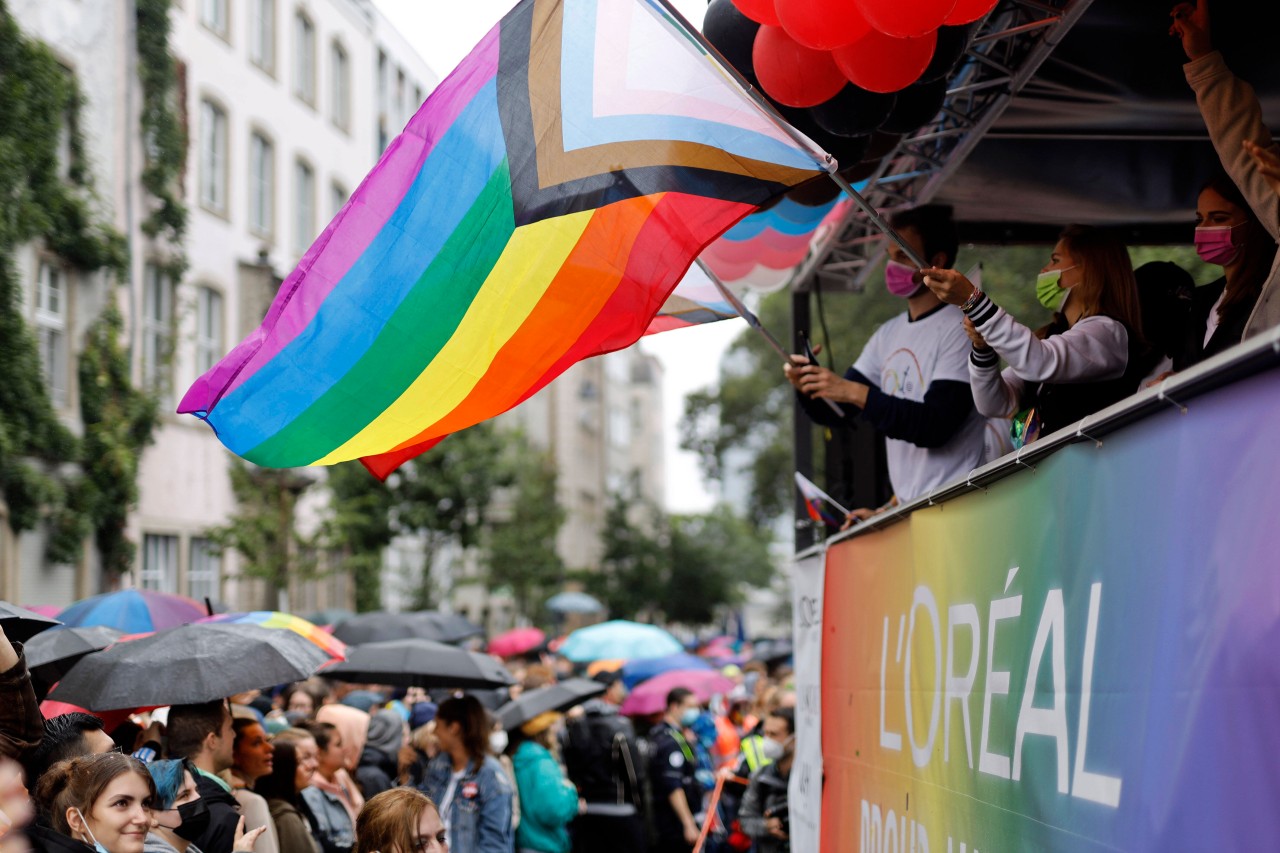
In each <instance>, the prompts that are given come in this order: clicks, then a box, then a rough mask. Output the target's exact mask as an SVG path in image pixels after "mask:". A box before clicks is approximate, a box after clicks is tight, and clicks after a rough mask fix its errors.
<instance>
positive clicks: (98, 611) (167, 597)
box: [58, 589, 209, 634]
mask: <svg viewBox="0 0 1280 853" xmlns="http://www.w3.org/2000/svg"><path fill="white" fill-rule="evenodd" d="M207 615H209V614H208V612H207V611H206V610H205V609H204V605H202V604H199V603H198V602H196V600H195V599H193V598H187V597H186V596H185V595H173V594H172V593H167V592H156V591H155V590H151V589H122V590H119V591H118V592H107V593H103V594H102V595H95V596H93V597H92V598H86V599H84V600H83V601H77V602H76V603H75V604H73V605H71V606H70V607H68V608H67V609H66V610H64V611H62V612H61V613H59V614H58V619H59V620H60V621H61V622H62V623H63V624H64V625H72V626H79V627H87V626H89V625H106V626H108V627H110V628H115V629H116V630H118V631H124V632H125V633H126V634H140V633H143V632H145V631H163V630H164V629H165V628H177V627H178V626H180V625H186V624H188V623H190V622H197V621H199V620H201V619H203V618H204V617H205V616H207Z"/></svg>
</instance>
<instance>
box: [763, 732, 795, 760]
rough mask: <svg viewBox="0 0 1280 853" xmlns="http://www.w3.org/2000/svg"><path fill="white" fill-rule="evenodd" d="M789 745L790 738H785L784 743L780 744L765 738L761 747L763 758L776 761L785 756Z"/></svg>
mask: <svg viewBox="0 0 1280 853" xmlns="http://www.w3.org/2000/svg"><path fill="white" fill-rule="evenodd" d="M789 743H791V738H787V739H786V740H785V741H781V742H779V741H776V740H774V739H773V738H771V737H767V738H765V739H764V744H763V746H762V750H763V752H764V757H765V758H767V759H769V760H770V761H777V760H778V759H780V758H782V756H784V755H786V753H787V744H789Z"/></svg>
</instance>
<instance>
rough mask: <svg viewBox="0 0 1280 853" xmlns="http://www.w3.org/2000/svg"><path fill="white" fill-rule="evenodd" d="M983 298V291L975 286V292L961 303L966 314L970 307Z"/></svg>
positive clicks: (961, 307) (961, 308)
mask: <svg viewBox="0 0 1280 853" xmlns="http://www.w3.org/2000/svg"><path fill="white" fill-rule="evenodd" d="M981 298H982V291H981V290H978V288H976V287H975V288H974V289H973V293H970V294H969V298H968V299H966V300H965V301H964V302H963V303H961V305H960V310H961V311H963V312H965V313H966V314H967V313H969V309H970V308H972V307H973V306H975V305H977V304H978V300H979V299H981Z"/></svg>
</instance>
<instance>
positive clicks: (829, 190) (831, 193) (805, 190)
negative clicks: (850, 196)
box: [787, 175, 840, 207]
mask: <svg viewBox="0 0 1280 853" xmlns="http://www.w3.org/2000/svg"><path fill="white" fill-rule="evenodd" d="M838 195H840V187H838V186H837V185H836V182H835V181H833V180H831V178H830V177H829V176H827V175H819V176H818V177H816V178H810V179H809V180H807V181H805V182H804V183H803V184H800V185H799V186H797V187H796V188H795V189H793V190H792V191H791V192H789V193H787V198H789V199H791V200H792V201H794V202H796V203H797V204H803V205H805V206H806V207H818V206H819V205H823V204H826V203H827V202H829V201H831V200H832V199H834V198H835V197H836V196H838Z"/></svg>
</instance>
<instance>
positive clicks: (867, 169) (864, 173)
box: [839, 160, 880, 184]
mask: <svg viewBox="0 0 1280 853" xmlns="http://www.w3.org/2000/svg"><path fill="white" fill-rule="evenodd" d="M879 166H880V161H879V160H871V161H869V162H866V163H854V164H853V165H852V166H849V167H847V168H844V169H841V170H840V173H839V174H840V177H842V178H844V179H845V180H846V181H848V182H849V183H851V184H856V183H857V182H858V181H865V180H866V179H867V178H869V177H871V176H872V175H873V174H875V171H876V169H877V168H878V167H879Z"/></svg>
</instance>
